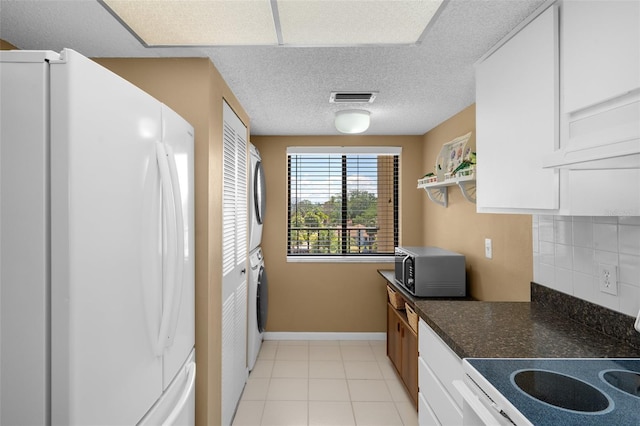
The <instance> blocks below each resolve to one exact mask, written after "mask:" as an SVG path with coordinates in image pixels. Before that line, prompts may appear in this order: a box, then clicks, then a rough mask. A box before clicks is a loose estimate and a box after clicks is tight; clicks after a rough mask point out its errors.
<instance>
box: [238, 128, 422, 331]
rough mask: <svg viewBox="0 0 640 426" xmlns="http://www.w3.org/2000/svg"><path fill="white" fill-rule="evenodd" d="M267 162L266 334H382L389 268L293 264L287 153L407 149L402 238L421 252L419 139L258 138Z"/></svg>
mask: <svg viewBox="0 0 640 426" xmlns="http://www.w3.org/2000/svg"><path fill="white" fill-rule="evenodd" d="M251 142H252V143H253V144H254V145H256V146H257V147H258V149H259V150H260V154H261V156H262V161H263V166H264V171H265V180H266V192H267V205H266V215H265V222H264V228H263V237H262V244H261V246H262V249H263V253H264V256H265V268H266V271H267V274H268V277H269V318H268V321H267V331H294V332H295V331H298V332H383V331H385V330H386V309H385V306H386V288H385V281H384V279H382V278H381V277H380V275H379V274H378V273H377V272H376V271H377V269H392V268H393V264H391V263H287V259H286V257H287V155H286V150H287V147H288V146H301V145H322V146H324V145H337V146H340V145H363V146H367V145H370V146H373V145H389V146H401V147H402V156H401V164H400V182H401V183H400V185H401V188H400V205H401V206H402V210H401V217H400V222H401V224H400V227H401V229H400V235H401V241H402V244H405V245H417V244H419V243H420V238H421V235H422V232H423V229H422V226H423V219H422V214H421V209H422V207H421V202H422V200H421V197H420V194H418V193H417V191H416V179H417V178H416V176H418V175H419V174H420V173H421V170H422V165H421V162H422V137H420V136H309V137H304V136H301V137H296V136H282V137H280V136H267V137H260V136H253V137H252V140H251Z"/></svg>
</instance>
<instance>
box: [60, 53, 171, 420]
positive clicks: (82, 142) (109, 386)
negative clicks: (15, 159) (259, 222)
mask: <svg viewBox="0 0 640 426" xmlns="http://www.w3.org/2000/svg"><path fill="white" fill-rule="evenodd" d="M62 56H63V61H61V62H59V63H58V62H53V63H52V64H51V87H52V89H51V193H52V194H51V229H52V236H51V246H52V265H51V273H52V282H51V287H52V291H51V305H52V313H51V314H52V323H51V333H52V336H51V352H52V354H51V416H52V423H53V424H64V425H88V424H92V425H98V424H104V425H124V424H130V425H131V424H136V423H137V422H139V421H140V419H141V418H142V417H143V416H144V414H145V413H146V412H147V411H148V410H149V408H150V407H151V406H152V405H153V404H154V403H155V401H156V400H157V399H158V398H159V397H160V395H161V393H162V389H163V386H162V358H161V357H160V356H158V355H157V342H158V330H159V318H160V314H161V312H160V310H161V297H162V294H161V292H162V287H161V285H160V283H161V278H162V241H161V235H162V232H161V229H162V221H161V216H160V214H161V213H160V211H161V209H160V206H161V202H162V200H161V188H160V183H159V178H158V163H157V156H156V144H157V142H158V141H160V140H161V130H162V129H161V116H162V114H161V104H160V103H159V102H158V101H156V100H155V99H153V98H152V97H151V96H149V95H148V94H146V93H144V92H143V91H141V90H140V89H138V88H136V87H135V86H133V85H131V84H129V83H128V82H126V81H125V80H123V79H121V78H120V77H118V76H116V75H114V74H112V73H111V72H109V71H108V70H106V69H104V68H102V67H100V66H98V65H97V64H95V63H94V62H92V61H90V60H88V59H87V58H84V57H83V56H81V55H79V54H77V53H76V52H73V51H71V50H64V51H63V52H62Z"/></svg>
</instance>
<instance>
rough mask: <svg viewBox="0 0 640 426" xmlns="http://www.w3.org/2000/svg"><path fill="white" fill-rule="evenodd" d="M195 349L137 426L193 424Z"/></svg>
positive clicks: (180, 425) (186, 425)
mask: <svg viewBox="0 0 640 426" xmlns="http://www.w3.org/2000/svg"><path fill="white" fill-rule="evenodd" d="M195 377H196V361H195V350H192V351H191V354H190V355H189V357H188V358H187V361H186V362H185V363H184V364H183V365H181V366H180V369H179V370H178V374H177V375H176V377H175V378H174V380H173V381H172V382H171V383H170V384H169V386H168V387H167V389H166V390H165V392H164V393H163V394H162V397H161V398H160V399H159V400H158V402H157V403H156V405H154V406H153V408H152V409H151V410H149V412H148V413H147V415H146V416H144V418H143V419H142V420H141V421H140V423H138V426H158V425H162V426H193V425H194V424H195V402H196V397H195V393H196V392H195Z"/></svg>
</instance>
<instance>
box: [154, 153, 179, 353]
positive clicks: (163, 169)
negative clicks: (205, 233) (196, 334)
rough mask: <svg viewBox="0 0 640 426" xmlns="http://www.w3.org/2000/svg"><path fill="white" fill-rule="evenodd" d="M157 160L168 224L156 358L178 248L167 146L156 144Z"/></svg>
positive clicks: (168, 316)
mask: <svg viewBox="0 0 640 426" xmlns="http://www.w3.org/2000/svg"><path fill="white" fill-rule="evenodd" d="M156 158H157V160H158V168H159V171H160V183H161V186H162V197H163V202H162V211H163V212H164V214H165V215H166V223H167V227H166V229H167V259H168V260H167V262H165V263H164V267H163V274H162V281H163V296H162V299H163V301H162V316H161V319H160V332H159V334H158V341H157V345H156V356H162V354H163V352H164V348H165V346H166V342H167V340H168V334H169V323H170V321H171V311H172V307H173V299H174V294H173V293H174V287H175V274H176V271H175V269H176V268H175V267H176V261H175V258H176V257H177V255H178V254H177V253H176V252H175V251H176V249H177V247H176V240H177V236H176V233H177V232H176V227H175V224H176V212H175V205H176V204H175V201H174V194H173V190H172V185H171V172H170V170H169V160H168V153H167V150H166V146H165V144H163V143H161V142H156Z"/></svg>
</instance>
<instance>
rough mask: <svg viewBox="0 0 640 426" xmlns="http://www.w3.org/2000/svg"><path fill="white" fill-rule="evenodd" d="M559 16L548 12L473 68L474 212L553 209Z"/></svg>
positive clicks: (554, 11) (554, 10)
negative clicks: (550, 165) (547, 165)
mask: <svg viewBox="0 0 640 426" xmlns="http://www.w3.org/2000/svg"><path fill="white" fill-rule="evenodd" d="M558 90H559V89H558V14H557V8H556V7H555V6H553V7H550V8H548V9H547V10H545V11H544V12H543V13H542V14H540V15H539V16H537V17H536V18H535V19H534V20H533V21H531V22H530V23H529V24H528V25H526V26H524V28H522V29H520V30H519V31H517V32H516V33H515V34H513V35H512V36H510V38H508V39H507V41H506V42H504V44H502V45H501V46H500V47H499V48H498V49H497V50H496V51H494V52H493V53H492V54H491V55H490V56H488V57H487V58H486V59H485V60H484V61H482V62H481V63H479V64H478V66H477V69H476V132H477V134H476V147H477V166H476V167H477V190H476V191H477V194H476V195H477V209H478V211H479V212H491V211H501V209H513V208H518V209H557V208H558V207H559V206H558V203H559V201H558V191H559V183H558V172H557V171H556V170H553V169H544V168H543V167H542V163H543V159H544V158H546V157H547V156H549V155H550V154H551V153H553V152H554V151H555V150H556V149H557V147H558V138H559V132H558V119H559V110H558V108H559V107H558V102H559V101H558V99H559V93H558Z"/></svg>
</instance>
